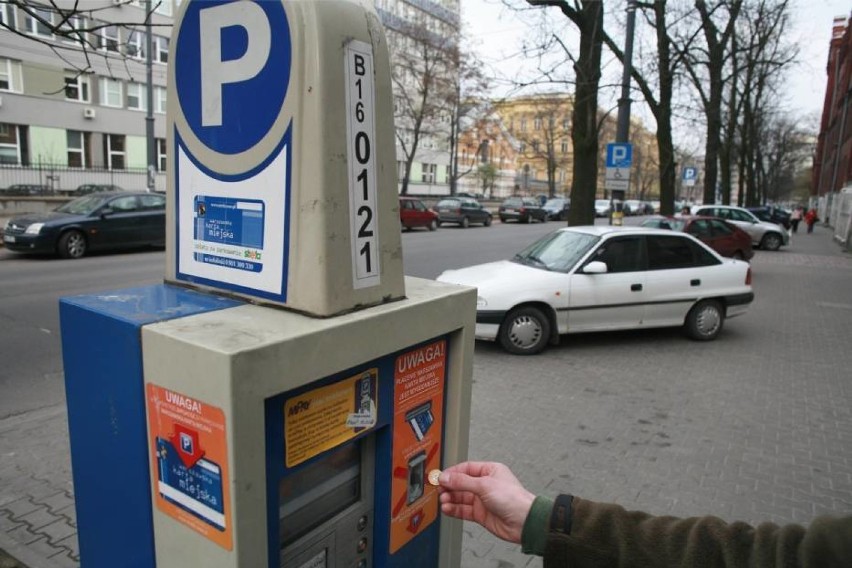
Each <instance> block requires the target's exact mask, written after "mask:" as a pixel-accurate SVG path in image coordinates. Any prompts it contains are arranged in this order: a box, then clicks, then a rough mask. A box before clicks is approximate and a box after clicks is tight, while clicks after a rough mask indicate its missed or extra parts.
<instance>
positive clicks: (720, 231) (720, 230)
mask: <svg viewBox="0 0 852 568" xmlns="http://www.w3.org/2000/svg"><path fill="white" fill-rule="evenodd" d="M710 226H711V227H713V234H715V235H726V236H727V235H730V234H732V233H733V232H734V230H733V229H732V228H731V227H730V225H728V224H727V223H725V222H724V221H720V220H718V219H710Z"/></svg>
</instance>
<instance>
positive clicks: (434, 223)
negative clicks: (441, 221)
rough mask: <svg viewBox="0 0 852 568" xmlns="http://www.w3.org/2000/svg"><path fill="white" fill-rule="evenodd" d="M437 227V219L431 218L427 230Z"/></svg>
mask: <svg viewBox="0 0 852 568" xmlns="http://www.w3.org/2000/svg"><path fill="white" fill-rule="evenodd" d="M437 228H438V221H436V220H435V219H432V222H431V223H429V230H430V231H434V230H435V229H437Z"/></svg>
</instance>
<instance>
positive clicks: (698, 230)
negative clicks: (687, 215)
mask: <svg viewBox="0 0 852 568" xmlns="http://www.w3.org/2000/svg"><path fill="white" fill-rule="evenodd" d="M686 232H687V233H689V234H690V235H695V236H696V237H698V238H701V237H709V236H710V235H711V230H710V223H709V222H708V221H707V220H706V219H696V220H695V221H693V222H692V223H690V224H689V226H688V227H687V228H686Z"/></svg>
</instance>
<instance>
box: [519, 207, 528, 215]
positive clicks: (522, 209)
mask: <svg viewBox="0 0 852 568" xmlns="http://www.w3.org/2000/svg"><path fill="white" fill-rule="evenodd" d="M526 212H527V208H526V207H521V209H520V213H521V215H523V214H524V213H526Z"/></svg>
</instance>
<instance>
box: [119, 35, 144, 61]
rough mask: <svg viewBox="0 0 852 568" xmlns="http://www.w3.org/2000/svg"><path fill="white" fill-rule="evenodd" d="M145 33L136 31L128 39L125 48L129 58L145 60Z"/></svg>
mask: <svg viewBox="0 0 852 568" xmlns="http://www.w3.org/2000/svg"><path fill="white" fill-rule="evenodd" d="M145 45H146V42H145V32H141V31H137V30H134V31H132V32H130V37H129V38H127V45H126V46H125V47H124V50H125V52H126V53H127V56H128V57H132V58H133V59H145Z"/></svg>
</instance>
